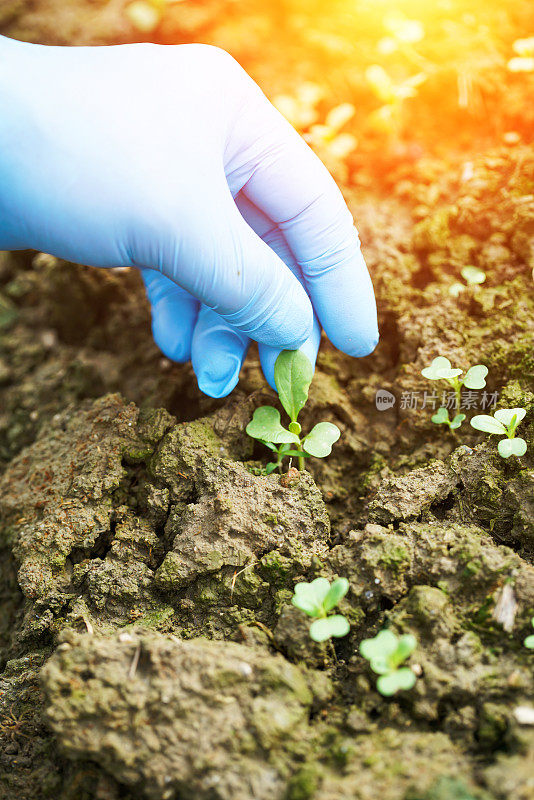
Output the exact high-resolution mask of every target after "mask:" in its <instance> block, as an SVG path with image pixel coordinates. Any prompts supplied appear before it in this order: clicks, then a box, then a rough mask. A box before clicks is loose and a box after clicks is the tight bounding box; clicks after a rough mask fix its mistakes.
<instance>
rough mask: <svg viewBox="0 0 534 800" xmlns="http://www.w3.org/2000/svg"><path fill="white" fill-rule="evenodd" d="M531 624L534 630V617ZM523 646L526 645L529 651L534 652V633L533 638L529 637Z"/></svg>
mask: <svg viewBox="0 0 534 800" xmlns="http://www.w3.org/2000/svg"><path fill="white" fill-rule="evenodd" d="M530 622H531V623H532V627H533V628H534V617H532V619H531V620H530ZM523 644H524V645H525V647H528V648H529V650H534V633H533V634H532V635H531V636H527V638H526V639H525V641H524V642H523Z"/></svg>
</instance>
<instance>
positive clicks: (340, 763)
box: [0, 0, 534, 800]
mask: <svg viewBox="0 0 534 800" xmlns="http://www.w3.org/2000/svg"><path fill="white" fill-rule="evenodd" d="M124 5H125V4H124V3H115V2H110V3H104V2H89V0H76V2H72V3H69V4H65V3H58V2H55V1H54V0H48V1H45V0H42V2H32V3H29V2H25V1H24V0H17V2H11V3H9V2H8V3H5V4H4V5H3V7H2V9H1V10H0V30H1V31H2V32H3V33H6V34H8V35H13V36H18V37H19V38H25V39H29V40H32V41H42V42H57V43H62V44H79V43H100V42H109V41H117V42H120V41H130V40H133V39H136V38H142V37H139V36H136V34H135V31H133V30H132V28H131V27H129V25H128V23H127V21H126V18H125V16H124V13H123V11H124ZM242 5H243V7H242V8H240V9H237V8H236V6H235V5H234V4H232V3H230V2H228V3H227V2H215V0H212V2H210V3H192V4H191V5H190V7H188V9H187V11H182V10H181V9H182V6H183V7H185V6H186V4H170V6H169V11H168V13H166V14H165V15H164V16H163V17H162V21H161V24H160V27H159V28H158V30H157V31H156V32H155V33H154V34H153V35H152V38H154V39H156V40H159V41H163V42H169V41H192V40H200V41H210V42H212V43H216V44H219V45H221V46H223V47H226V48H227V49H230V50H231V51H232V52H235V54H236V55H238V57H239V58H240V60H241V61H242V63H243V64H244V66H246V67H247V69H249V70H250V71H251V72H252V74H253V75H254V76H255V77H256V78H257V79H258V80H260V82H261V83H262V86H263V87H264V88H265V90H266V91H267V92H268V93H269V94H275V93H276V92H279V91H287V90H288V78H287V74H288V69H287V65H286V64H285V62H284V61H283V60H282V59H281V56H280V54H278V55H277V54H276V53H275V51H274V49H273V45H272V43H270V42H269V43H267V44H266V45H265V49H264V51H263V52H261V53H259V52H258V47H257V42H258V41H260V40H261V41H264V40H265V31H266V30H270V29H271V28H270V27H269V26H275V27H276V26H279V27H280V26H281V32H280V37H282V38H284V37H285V40H286V41H287V42H291V46H290V47H288V51H287V52H288V59H289V63H291V64H294V65H295V71H296V72H295V74H296V75H297V76H298V80H303V79H306V78H309V75H310V74H312V75H313V67H314V63H315V62H314V59H315V58H317V53H316V48H317V47H319V45H318V44H317V42H316V41H315V40H312V38H311V37H310V35H309V31H308V35H307V37H305V36H304V34H303V30H308V29H307V28H306V24H304V23H302V18H303V17H305V18H306V19H308V17H306V15H308V14H309V15H312V13H315V15H316V16H315V17H314V20H315V22H314V25H315V28H314V30H315V31H316V32H317V31H320V33H321V35H322V37H323V40H324V41H326V39H327V37H328V36H332V35H333V34H332V31H331V27H332V25H333V22H332V20H333V19H337V20H340V19H345V18H344V17H343V14H344V13H345V11H344V6H343V3H334V4H332V9H331V16H330V17H328V18H327V17H326V16H321V13H320V11H319V10H318V9H317V8H316V7H315V5H314V4H313V3H311V4H308V5H307V6H306V7H305V8H303V6H304V4H301V3H300V2H298V1H297V0H292V1H291V2H287V3H284V4H280V6H279V7H278V6H277V8H279V12H276V10H275V11H267V10H266V8H265V7H264V5H263V4H262V3H260V2H259V0H258V1H257V2H253V0H249V2H245V3H243V4H242ZM364 5H366V4H364ZM511 5H512V6H513V9H514V14H511V13H510V15H509V16H508V17H507V18H506V25H504V23H503V28H502V30H501V31H500V35H501V36H502V41H504V42H506V41H508V40H509V41H513V39H514V38H518V37H519V36H521V35H526V33H525V31H524V29H523V28H522V27H521V26H522V25H523V24H524V20H525V19H526V16H525V4H523V3H521V2H516V3H514V4H511ZM364 11H365V9H363V10H362V14H363V21H364V23H365V24H363V26H362V34H361V35H362V42H363V45H362V47H363V51H364V53H365V52H366V51H365V48H366V47H367V48H369V41H371V39H372V32H373V31H374V28H372V26H371V20H372V19H373V18H372V15H371V16H369V15H368V16H365V13H367V12H365V13H364ZM277 13H278V16H277ZM347 13H348V12H347ZM485 13H486V10H485ZM280 15H281V16H280ZM299 15H300V16H299ZM488 15H489V16H488V25H489V24H490V23H491V21H492V19H493V18H492V17H491V14H490V12H488ZM299 19H300V20H301V22H300V23H299V22H298V20H299ZM280 20H282V22H283V24H282V23H281V22H280ZM351 20H352V17H351V16H350V15H349V16H348V18H347V20H346V31H345V34H344V35H338V40H337V41H338V44H339V41H341V42H342V43H343V42H345V43H346V42H348V41H349V40H350V35H352V34H351V31H352V28H351V24H353V21H352V22H351ZM374 24H375V28H376V27H377V25H376V23H374ZM465 24H466V25H467V23H465ZM299 25H300V27H299ZM507 26H508V27H507ZM245 30H246V31H248V32H249V33H250V36H249V38H248V39H246V41H245V40H244V39H243V37H242V36H241V34H242V33H243V31H245ZM296 31H297V32H298V35H297V33H296ZM349 34H350V35H349ZM240 37H241V38H240ZM507 37H508V39H507ZM147 38H148V37H147ZM323 40H322V41H323ZM328 41H330V42H331V40H330V39H329V40H328ZM501 44H502V42H501ZM321 46H322V47H323V45H321ZM323 49H324V47H323ZM303 53H304V54H307V56H306V57H304V56H303ZM444 57H445V56H444ZM299 58H300V61H299ZM325 58H326V56H325ZM350 58H354V56H353V51H352V50H351V53H350ZM328 59H329V65H330V71H329V72H328V75H329V76H330V77H329V81H330V82H331V85H329V87H328V89H329V91H331V95H332V103H331V105H335V103H336V102H341V100H343V99H346V93H347V92H348V91H349V89H350V90H351V92H353V94H352V95H351V97H355V98H357V97H358V95H357V92H356V88H355V85H350V86H349V88H347V86H348V85H349V84H347V81H345V82H344V79H343V78H342V75H343V74H344V73H343V55H342V53H340V52H339V50H336V48H335V47H334V46H333V45H331V47H330V50H329V51H328ZM361 59H362V62H363V61H364V56H363V55H362V56H361ZM315 69H316V71H317V66H316V65H315ZM499 69H500V68H499V67H498V65H493V66H492V71H490V72H488V71H486V72H484V80H485V81H486V83H487V84H488V85H490V86H493V87H495V86H497V85H499V80H501V79H503V77H502V76H503V72H502V71H499ZM353 70H354V71H355V67H353ZM298 80H297V78H295V81H296V82H298ZM347 80H348V79H347ZM354 80H355V81H356V78H354ZM441 80H442V81H443V85H442V89H443V86H447V85H448V84H447V83H446V82H447V81H449V80H450V76H449V75H448V73H447V74H446V75H445V76H442V78H441ZM507 80H508V81H509V83H508V85H507V91H508V90H509V93H508V99H509V102H508V103H507V105H506V110H504V109H501V110H500V112H499V114H498V115H497V117H496V118H494V120H493V122H492V126H493V127H492V128H491V130H489V131H488V130H485V131H484V132H482V131H483V128H484V126H483V125H482V124H481V118H480V116H478V117H477V116H476V113H475V112H473V114H474V116H473V118H471V117H469V119H467V120H464V123H465V124H464V125H463V127H462V131H463V132H462V134H459V133H458V135H455V136H452V138H451V140H450V141H449V142H448V147H447V148H445V147H444V144H443V141H440V142H438V141H437V140H436V136H435V132H434V134H432V131H431V130H430V125H428V129H427V128H425V126H424V125H423V126H422V128H421V130H420V131H419V134H418V139H417V142H416V144H417V148H419V149H418V150H417V149H414V148H415V147H416V145H415V144H414V141H412V140H410V138H409V136H408V135H407V134H406V131H404V133H399V132H397V134H398V135H397V137H396V139H395V141H393V140H392V139H390V138H389V139H383V140H379V139H377V138H375V139H372V138H371V144H366V145H365V147H363V146H362V147H363V149H362V148H359V149H357V150H356V152H355V154H353V155H352V156H351V157H350V158H349V159H348V160H347V161H346V162H344V163H343V164H339V163H337V164H334V165H333V167H332V169H333V171H334V174H335V175H336V177H337V178H338V181H339V182H340V183H341V185H342V188H343V191H344V193H345V196H346V199H347V202H348V203H349V206H350V207H351V210H352V212H353V214H354V217H355V219H356V220H357V224H358V228H359V231H360V235H361V238H362V242H363V247H364V252H365V256H366V259H367V262H368V264H369V267H370V270H371V273H372V277H373V282H374V285H375V289H376V293H377V299H378V306H379V313H380V330H381V342H380V344H379V346H378V348H377V350H376V351H375V353H373V354H372V355H371V356H369V357H367V358H364V359H359V360H354V359H350V358H348V357H346V356H344V355H342V354H340V353H339V352H337V351H335V350H334V348H333V347H332V346H331V345H329V343H328V342H327V341H326V340H325V341H324V342H323V343H322V348H321V352H320V355H319V359H318V368H317V371H316V375H315V378H314V381H313V384H312V387H311V391H310V401H309V403H308V405H307V407H306V409H305V411H304V412H303V415H302V422H303V425H304V426H308V425H311V424H313V423H314V422H316V421H319V420H324V419H328V420H331V421H332V422H335V423H336V424H337V425H338V426H339V428H340V429H341V438H340V440H339V442H338V443H337V444H336V445H335V446H334V450H333V453H332V455H331V457H330V458H328V459H327V460H325V461H319V460H316V461H314V462H313V463H310V465H309V470H310V471H309V472H302V473H300V474H297V475H295V474H291V475H290V476H288V475H282V476H280V475H275V474H273V475H270V476H264V475H262V474H261V467H262V465H264V464H265V463H266V461H267V460H268V454H267V452H266V451H264V450H262V448H261V447H260V446H259V445H258V444H256V443H253V441H252V440H251V439H250V438H249V437H248V436H247V435H246V434H245V432H244V430H245V427H246V424H247V422H248V421H249V420H250V418H251V416H252V413H253V411H254V409H255V408H256V407H258V406H259V405H262V404H265V403H266V402H269V403H271V404H276V403H277V399H276V397H275V396H274V395H273V393H272V392H271V391H270V390H269V389H268V387H267V386H266V383H265V381H264V379H263V377H262V374H261V370H260V368H259V360H258V357H257V353H256V351H255V350H252V351H251V353H250V354H249V356H248V359H247V362H246V364H245V366H244V368H243V372H242V376H241V380H240V383H239V386H238V388H237V389H236V390H235V391H234V392H233V393H232V395H231V396H230V397H229V398H226V399H225V400H220V401H215V400H211V399H210V398H208V397H205V396H203V395H201V393H200V392H199V390H198V389H197V388H196V383H195V380H194V376H193V373H192V370H191V367H190V366H189V365H177V364H172V363H171V362H170V361H168V360H167V359H165V358H163V357H162V355H161V353H159V351H158V350H157V348H156V346H155V344H154V343H153V341H152V338H151V333H150V319H149V311H148V308H147V304H146V300H145V298H144V292H143V288H142V284H141V281H140V279H139V276H138V275H137V274H136V273H135V272H134V271H125V270H109V271H102V270H96V269H92V268H88V267H82V266H78V265H72V264H66V263H64V262H61V261H60V260H58V259H56V258H53V257H51V256H49V255H46V254H36V253H33V252H22V253H11V254H9V253H2V254H0V551H1V554H0V555H1V557H0V668H1V670H2V672H1V673H0V796H1V797H2V798H4V797H5V798H6V800H15V798H17V800H40V799H41V798H43V800H44V799H45V798H58V799H59V800H93V799H94V800H134V798H135V799H136V800H138V799H139V798H147V800H193V799H194V800H249V799H252V798H254V799H255V800H263V799H264V798H265V800H267V798H269V800H337V799H338V798H341V797H350V798H355V799H356V800H371V798H372V799H373V800H375V798H376V797H377V796H380V797H381V798H382V800H532V798H534V777H533V776H534V724H533V709H534V671H533V664H534V662H533V656H532V651H530V650H528V649H527V648H525V647H524V645H523V640H524V638H525V637H526V636H527V635H528V634H529V633H531V632H532V628H531V618H532V617H533V616H534V566H533V557H534V455H533V453H534V355H533V348H532V332H533V330H534V293H533V284H532V280H533V271H534V153H533V150H532V146H531V145H529V143H528V136H527V133H526V131H527V129H528V114H529V113H530V112H529V111H528V109H527V103H526V100H525V97H526V94H525V91H526V90H525V88H524V87H525V84H519V83H515V82H514V80H515V79H514V78H508V79H507ZM349 83H350V82H349ZM356 85H359V84H357V81H356ZM484 85H486V84H484ZM527 88H528V87H527ZM438 89H439V87H436V86H430V87H429V88H428V89H427V90H425V91H426V92H427V94H423V95H422V96H421V97H419V98H418V99H417V102H415V101H414V106H413V108H412V109H411V110H410V112H409V113H410V114H411V115H412V119H414V120H416V119H420V120H424V119H428V116H429V114H428V109H429V107H431V105H432V102H434V99H435V98H434V95H433V94H432V92H438ZM495 91H496V90H495ZM500 91H501V94H500V96H499V97H500V99H501V100H502V92H503V90H502V88H501V90H500ZM362 92H363V89H362ZM485 97H486V106H485V108H486V109H488V108H491V102H493V103H494V104H495V107H496V106H497V100H498V99H499V97H497V96H494V95H493V94H492V91H490V90H489V89H487V93H486V95H485ZM492 98H493V99H492ZM521 101H523V106H522V109H523V110H522V111H521V112H519V111H518V110H517V109H518V108H519V107H520V106H521ZM354 102H356V100H354ZM366 102H367V103H368V104H369V103H370V102H371V101H370V100H369V98H367V101H366ZM425 109H426V114H425ZM514 109H515V110H514ZM475 111H476V110H475ZM457 113H459V112H458V111H457ZM514 115H515V116H514ZM457 121H458V120H457V119H456V123H455V121H454V120H452V121H451V131H452V130H453V129H454V125H455V124H457ZM355 124H358V125H359V124H360V122H358V123H355ZM361 125H362V128H361V130H357V131H356V132H357V133H358V134H359V135H363V133H364V132H365V125H364V123H361ZM512 125H513V130H514V132H517V137H515V138H514V137H507V139H506V141H504V140H503V138H502V135H501V134H502V132H503V131H509V130H511V126H512ZM466 130H467V131H470V135H471V138H470V143H471V144H470V149H469V150H468V151H466V149H465V140H464V138H463V137H464V136H466V135H467V134H465V131H466ZM445 137H446V133H444V138H445ZM366 141H367V140H366ZM366 148H367V150H366ZM364 162H365V163H364ZM466 165H467V166H466ZM329 166H330V165H329ZM467 264H470V265H476V266H479V267H480V268H482V269H484V270H485V272H486V275H487V279H486V282H485V283H483V284H482V285H480V286H476V287H466V288H465V289H464V291H462V292H461V293H460V294H459V295H458V296H457V297H454V296H452V295H451V293H450V292H449V288H450V286H451V284H452V283H453V281H458V280H461V278H460V270H461V269H462V267H463V266H465V265H467ZM437 355H445V356H447V357H448V358H450V360H451V361H452V362H454V365H458V366H460V367H462V368H463V369H467V368H468V367H469V366H471V365H473V364H476V363H482V364H486V365H487V366H488V367H489V375H488V385H487V387H486V391H487V394H488V396H490V395H491V394H492V393H497V395H496V400H497V403H498V405H499V406H503V407H512V406H513V407H516V406H522V407H524V408H525V409H526V410H527V415H526V417H525V419H524V421H523V422H522V423H521V428H520V431H519V432H520V433H521V435H522V436H523V437H524V438H525V440H526V441H527V443H528V446H529V449H528V451H527V454H526V455H525V456H524V457H522V458H521V459H517V458H510V459H508V460H504V459H502V458H501V457H500V456H499V455H498V453H497V449H496V442H495V439H494V438H488V437H485V436H484V435H483V434H481V433H479V432H476V431H475V430H474V429H472V428H471V427H470V426H469V425H467V424H466V423H464V425H463V426H462V428H461V429H460V430H459V431H458V432H457V433H455V434H454V433H449V432H448V431H447V430H446V429H445V427H444V426H437V425H435V424H433V423H432V422H431V420H430V417H431V414H432V413H433V412H432V409H431V408H429V407H428V405H427V407H426V408H425V409H422V408H421V401H420V400H421V398H423V396H424V393H425V392H427V402H428V403H430V402H431V400H430V399H429V396H430V395H431V393H432V392H433V391H434V390H435V389H436V387H435V385H431V384H429V382H428V381H426V380H425V379H424V378H423V377H422V376H421V369H422V368H423V367H425V366H427V365H428V364H429V363H430V362H431V360H432V359H433V358H434V357H436V356H437ZM442 388H443V387H439V388H438V389H436V391H437V392H438V397H441V390H442ZM381 389H382V390H387V391H389V392H391V393H392V395H393V396H394V398H395V403H394V404H393V405H390V406H388V407H387V408H386V409H385V410H382V409H379V408H377V405H376V402H375V396H376V392H377V391H378V390H381ZM414 395H415V396H416V397H417V398H419V402H418V405H417V407H410V405H411V404H410V402H408V400H407V398H409V397H412V396H414ZM412 405H413V403H412ZM466 413H467V414H468V416H471V415H472V414H473V413H482V412H481V411H478V412H474V411H473V410H472V409H471V410H468V411H466ZM318 576H325V577H327V578H329V579H333V578H335V577H336V576H343V577H346V578H348V580H349V583H350V590H349V593H348V594H347V596H346V597H345V598H344V599H343V600H342V601H341V604H340V610H341V612H342V613H343V614H345V616H346V617H347V618H348V619H349V621H350V623H351V631H350V634H349V635H348V636H347V637H345V638H343V639H338V640H335V644H334V645H332V644H329V643H326V644H317V643H314V642H312V640H311V639H310V637H309V633H308V629H309V622H308V620H307V618H306V617H305V616H304V615H303V614H302V612H300V611H299V610H298V609H296V608H295V607H294V606H292V604H291V602H290V600H291V596H292V590H293V586H294V585H295V583H296V582H297V581H299V580H311V579H313V578H315V577H318ZM385 626H387V627H389V628H390V629H392V630H393V631H394V632H396V633H399V634H400V633H411V634H413V635H415V637H416V638H417V643H418V644H417V648H416V650H415V652H414V654H413V656H412V657H411V660H410V663H411V665H412V666H413V668H414V670H415V671H416V673H417V674H418V679H417V682H416V685H415V687H414V688H413V689H412V690H411V691H409V692H403V693H399V694H397V695H395V696H394V697H392V698H384V697H382V696H381V695H380V694H379V693H378V692H377V690H376V681H375V678H376V676H374V675H373V673H372V672H371V671H370V670H369V668H368V664H367V662H365V661H364V660H363V659H362V658H361V657H360V656H359V654H358V645H359V643H360V642H361V640H362V639H364V638H366V637H370V636H373V635H375V634H376V633H377V631H378V630H380V629H382V628H383V627H385Z"/></svg>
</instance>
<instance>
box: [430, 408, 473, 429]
mask: <svg viewBox="0 0 534 800" xmlns="http://www.w3.org/2000/svg"><path fill="white" fill-rule="evenodd" d="M431 419H432V422H435V423H436V425H448V426H449V430H451V431H454V430H456V428H459V427H460V425H461V424H462V422H463V421H464V419H465V414H456V415H455V416H454V417H453V419H449V412H448V410H447V409H446V408H445V406H441V408H438V410H437V411H436V413H435V414H433V415H432V417H431Z"/></svg>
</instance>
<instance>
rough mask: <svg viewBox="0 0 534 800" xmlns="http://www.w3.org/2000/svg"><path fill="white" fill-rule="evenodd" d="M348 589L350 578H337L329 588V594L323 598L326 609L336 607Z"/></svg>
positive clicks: (329, 609)
mask: <svg viewBox="0 0 534 800" xmlns="http://www.w3.org/2000/svg"><path fill="white" fill-rule="evenodd" d="M348 591H349V582H348V580H347V579H346V578H337V580H335V581H334V582H333V583H332V586H331V587H330V589H329V590H328V594H327V595H326V597H325V599H324V600H323V608H324V610H325V611H331V610H332V609H333V608H335V607H336V606H337V604H338V603H339V601H340V600H341V599H342V598H343V597H345V595H346V594H347V592H348Z"/></svg>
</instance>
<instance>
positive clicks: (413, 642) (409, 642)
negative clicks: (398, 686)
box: [395, 633, 417, 663]
mask: <svg viewBox="0 0 534 800" xmlns="http://www.w3.org/2000/svg"><path fill="white" fill-rule="evenodd" d="M416 647H417V639H416V638H415V636H412V635H411V634H410V633H406V634H405V635H404V636H401V637H400V639H399V641H398V642H397V647H396V650H395V658H396V659H398V661H399V663H400V662H401V661H406V659H407V658H408V656H409V655H411V654H412V653H413V651H414V650H415V648H416Z"/></svg>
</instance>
